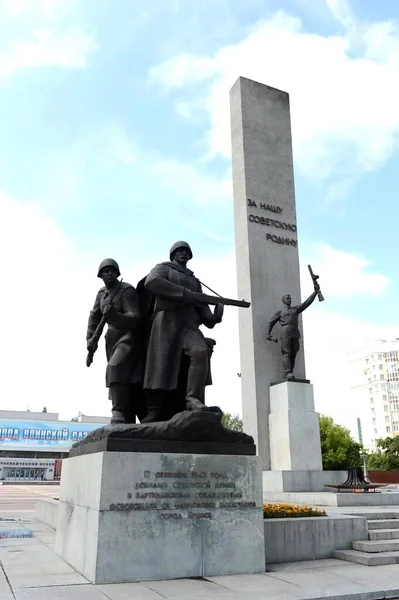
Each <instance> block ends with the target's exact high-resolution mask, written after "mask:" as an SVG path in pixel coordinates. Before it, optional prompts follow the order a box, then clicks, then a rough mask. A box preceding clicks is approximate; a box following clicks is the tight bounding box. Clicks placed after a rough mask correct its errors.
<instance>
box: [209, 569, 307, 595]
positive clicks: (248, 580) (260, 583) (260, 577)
mask: <svg viewBox="0 0 399 600" xmlns="http://www.w3.org/2000/svg"><path fill="white" fill-rule="evenodd" d="M207 579H208V580H209V581H212V582H213V583H215V584H217V585H219V586H223V587H224V588H226V589H229V590H232V591H234V592H245V591H246V592H247V593H248V594H249V593H251V595H252V593H256V592H260V591H262V590H263V591H264V592H266V591H267V594H268V595H269V593H285V592H286V593H288V594H289V593H290V592H291V591H292V590H293V589H295V588H298V586H297V585H295V584H291V583H290V582H286V581H280V580H278V579H275V578H273V577H271V576H269V574H267V573H262V574H253V575H246V574H245V575H222V576H218V577H208V578H207Z"/></svg>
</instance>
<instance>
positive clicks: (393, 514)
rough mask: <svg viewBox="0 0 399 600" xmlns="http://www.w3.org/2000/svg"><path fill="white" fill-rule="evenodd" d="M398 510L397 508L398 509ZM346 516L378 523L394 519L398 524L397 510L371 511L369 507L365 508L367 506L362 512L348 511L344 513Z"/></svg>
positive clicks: (398, 511) (398, 515)
mask: <svg viewBox="0 0 399 600" xmlns="http://www.w3.org/2000/svg"><path fill="white" fill-rule="evenodd" d="M398 508H399V507H398ZM345 514H346V515H350V516H352V517H363V518H364V519H367V520H370V519H373V520H376V521H380V520H382V519H396V520H397V521H398V523H399V510H395V511H393V510H378V511H377V510H373V509H372V508H371V507H370V509H368V508H367V506H365V507H364V509H363V510H357V511H356V512H355V511H353V512H349V511H347V512H346V511H345Z"/></svg>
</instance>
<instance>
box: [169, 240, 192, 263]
mask: <svg viewBox="0 0 399 600" xmlns="http://www.w3.org/2000/svg"><path fill="white" fill-rule="evenodd" d="M179 248H187V250H188V251H189V252H190V259H191V258H192V257H193V253H192V250H191V248H190V245H189V244H187V242H175V243H174V244H173V246H172V247H171V249H170V252H169V258H170V260H172V256H173V254H174V252H175V250H178V249H179Z"/></svg>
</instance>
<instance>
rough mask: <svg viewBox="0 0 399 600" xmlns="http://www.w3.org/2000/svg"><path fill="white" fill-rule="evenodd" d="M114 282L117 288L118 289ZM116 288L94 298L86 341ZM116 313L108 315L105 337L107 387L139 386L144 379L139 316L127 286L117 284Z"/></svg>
mask: <svg viewBox="0 0 399 600" xmlns="http://www.w3.org/2000/svg"><path fill="white" fill-rule="evenodd" d="M118 283H119V282H117V284H116V285H118ZM115 288H116V286H115V287H114V288H113V289H110V290H107V288H106V287H105V286H104V287H102V288H101V289H100V290H99V292H98V294H97V297H96V300H95V303H94V306H93V309H92V311H91V312H90V316H89V324H88V328H87V336H86V337H87V339H88V340H89V339H90V338H91V337H92V336H93V334H94V331H95V329H96V327H97V325H98V324H99V322H100V320H101V317H102V313H103V309H104V306H105V305H107V304H109V302H110V299H111V298H112V295H113V293H114V290H115ZM112 305H113V306H114V308H115V311H116V312H112V313H108V315H107V323H108V330H107V333H106V335H105V349H106V354H107V360H108V364H107V370H106V375H105V380H106V385H107V387H109V386H110V385H111V384H112V383H122V384H133V383H140V382H141V381H142V378H143V361H142V357H141V355H140V348H141V346H140V333H139V326H140V312H139V308H138V297H137V292H136V290H135V289H134V287H133V286H132V285H130V284H129V283H125V282H124V281H122V283H120V284H119V288H118V289H117V291H116V294H115V296H114V298H113V300H112Z"/></svg>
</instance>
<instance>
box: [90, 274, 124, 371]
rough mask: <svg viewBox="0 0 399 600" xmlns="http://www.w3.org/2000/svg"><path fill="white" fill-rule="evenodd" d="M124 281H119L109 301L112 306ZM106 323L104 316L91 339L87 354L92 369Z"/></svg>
mask: <svg viewBox="0 0 399 600" xmlns="http://www.w3.org/2000/svg"><path fill="white" fill-rule="evenodd" d="M122 281H123V277H122V279H121V280H120V281H119V283H118V285H117V286H116V290H115V291H114V293H113V294H112V296H111V298H110V301H109V303H110V304H112V301H113V299H114V298H115V295H116V293H117V291H118V290H119V288H120V285H121V283H122ZM106 322H107V318H106V317H105V316H104V315H103V316H102V317H101V321H100V322H99V324H98V325H97V327H96V330H95V332H94V333H93V335H92V338H91V342H92V343H91V344H90V350H89V351H88V353H87V357H86V367H90V365H91V363H92V362H93V357H94V353H95V352H96V350H97V348H98V342H99V340H100V337H101V334H102V332H103V329H104V327H105V323H106Z"/></svg>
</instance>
